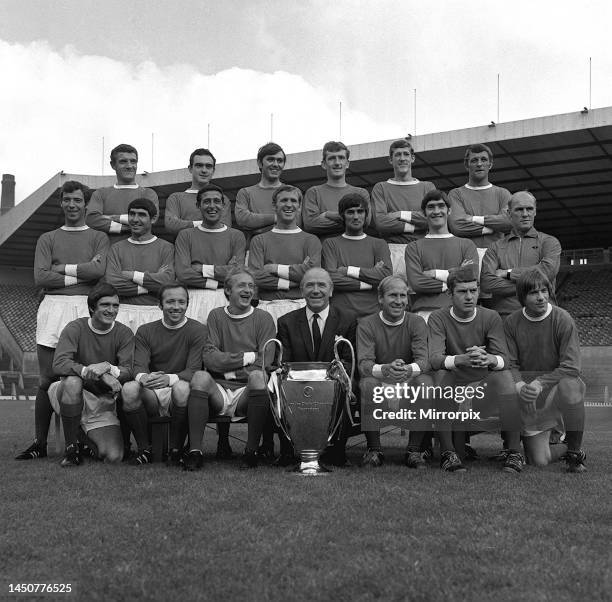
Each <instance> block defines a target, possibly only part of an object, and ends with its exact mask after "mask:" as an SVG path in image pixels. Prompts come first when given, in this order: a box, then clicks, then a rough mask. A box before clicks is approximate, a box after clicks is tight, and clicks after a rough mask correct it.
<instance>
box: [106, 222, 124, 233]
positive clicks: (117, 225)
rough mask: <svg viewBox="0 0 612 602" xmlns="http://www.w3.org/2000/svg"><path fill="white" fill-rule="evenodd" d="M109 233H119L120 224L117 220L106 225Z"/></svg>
mask: <svg viewBox="0 0 612 602" xmlns="http://www.w3.org/2000/svg"><path fill="white" fill-rule="evenodd" d="M108 233H109V234H121V224H120V223H119V222H111V223H110V226H109V227H108Z"/></svg>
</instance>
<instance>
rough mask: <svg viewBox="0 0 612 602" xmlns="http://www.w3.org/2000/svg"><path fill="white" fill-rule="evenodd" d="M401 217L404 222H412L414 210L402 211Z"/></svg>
mask: <svg viewBox="0 0 612 602" xmlns="http://www.w3.org/2000/svg"><path fill="white" fill-rule="evenodd" d="M400 219H401V220H402V221H403V222H411V221H412V211H400Z"/></svg>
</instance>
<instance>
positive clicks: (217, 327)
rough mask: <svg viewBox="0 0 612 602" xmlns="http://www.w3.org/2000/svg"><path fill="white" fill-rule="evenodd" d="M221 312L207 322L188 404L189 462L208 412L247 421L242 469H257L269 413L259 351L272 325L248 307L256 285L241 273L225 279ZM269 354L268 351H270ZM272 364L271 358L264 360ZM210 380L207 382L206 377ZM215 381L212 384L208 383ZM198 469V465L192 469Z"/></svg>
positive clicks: (197, 450)
mask: <svg viewBox="0 0 612 602" xmlns="http://www.w3.org/2000/svg"><path fill="white" fill-rule="evenodd" d="M225 292H226V295H227V297H228V305H227V306H226V307H217V308H215V309H213V310H212V311H211V312H210V314H209V316H208V341H207V343H206V347H205V349H204V355H203V358H204V365H205V366H206V369H207V370H208V371H209V372H210V374H208V373H207V372H199V373H197V374H196V376H195V377H194V382H193V387H194V389H195V388H198V389H200V392H199V393H198V394H197V395H196V394H195V393H194V395H193V396H192V399H190V402H189V440H190V446H191V448H192V449H191V451H190V456H191V455H192V454H193V455H194V457H195V455H196V454H198V453H199V455H200V457H201V449H202V448H201V442H202V436H203V435H204V428H205V427H206V421H207V419H208V415H209V413H210V412H213V413H215V414H218V415H220V416H229V417H230V418H234V417H235V416H246V417H247V418H248V422H249V427H248V437H247V445H246V449H245V451H244V455H243V459H242V466H243V467H244V468H254V467H256V466H257V462H258V459H257V450H258V447H259V441H260V439H261V435H262V433H263V428H264V425H265V423H266V420H267V418H268V415H269V412H270V408H269V400H268V394H267V392H266V386H267V380H266V379H265V378H264V375H263V373H262V370H261V368H262V365H264V358H263V346H264V344H265V343H266V341H268V340H270V339H273V338H274V337H275V336H276V329H275V327H274V320H273V319H272V317H271V316H270V314H268V313H267V312H265V311H263V310H261V309H256V308H254V307H252V306H251V300H252V299H253V295H254V294H255V280H254V278H253V276H252V274H251V273H250V272H249V271H248V270H246V269H245V268H236V270H235V271H233V272H231V273H229V274H228V275H227V276H226V278H225ZM269 352H270V354H271V355H272V353H273V349H272V347H270V351H269ZM268 359H271V358H268ZM211 375H212V376H211ZM213 377H214V378H213ZM199 466H201V461H200V462H199V463H198V464H197V465H195V468H199Z"/></svg>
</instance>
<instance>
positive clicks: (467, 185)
mask: <svg viewBox="0 0 612 602" xmlns="http://www.w3.org/2000/svg"><path fill="white" fill-rule="evenodd" d="M465 187H466V188H467V189H468V190H487V189H488V188H493V184H491V182H489V183H488V184H485V185H484V186H471V185H470V184H466V185H465Z"/></svg>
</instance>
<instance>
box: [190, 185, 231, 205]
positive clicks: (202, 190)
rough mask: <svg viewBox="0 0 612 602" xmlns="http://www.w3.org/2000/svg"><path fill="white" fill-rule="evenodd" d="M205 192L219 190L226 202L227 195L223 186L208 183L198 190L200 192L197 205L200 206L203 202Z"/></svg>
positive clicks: (197, 196)
mask: <svg viewBox="0 0 612 602" xmlns="http://www.w3.org/2000/svg"><path fill="white" fill-rule="evenodd" d="M205 192H218V193H219V194H220V195H221V198H222V199H223V202H225V195H224V193H223V188H221V186H217V185H216V184H206V186H202V188H200V190H198V194H197V195H196V206H197V207H199V206H200V205H201V204H202V196H203V195H204V193H205Z"/></svg>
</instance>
